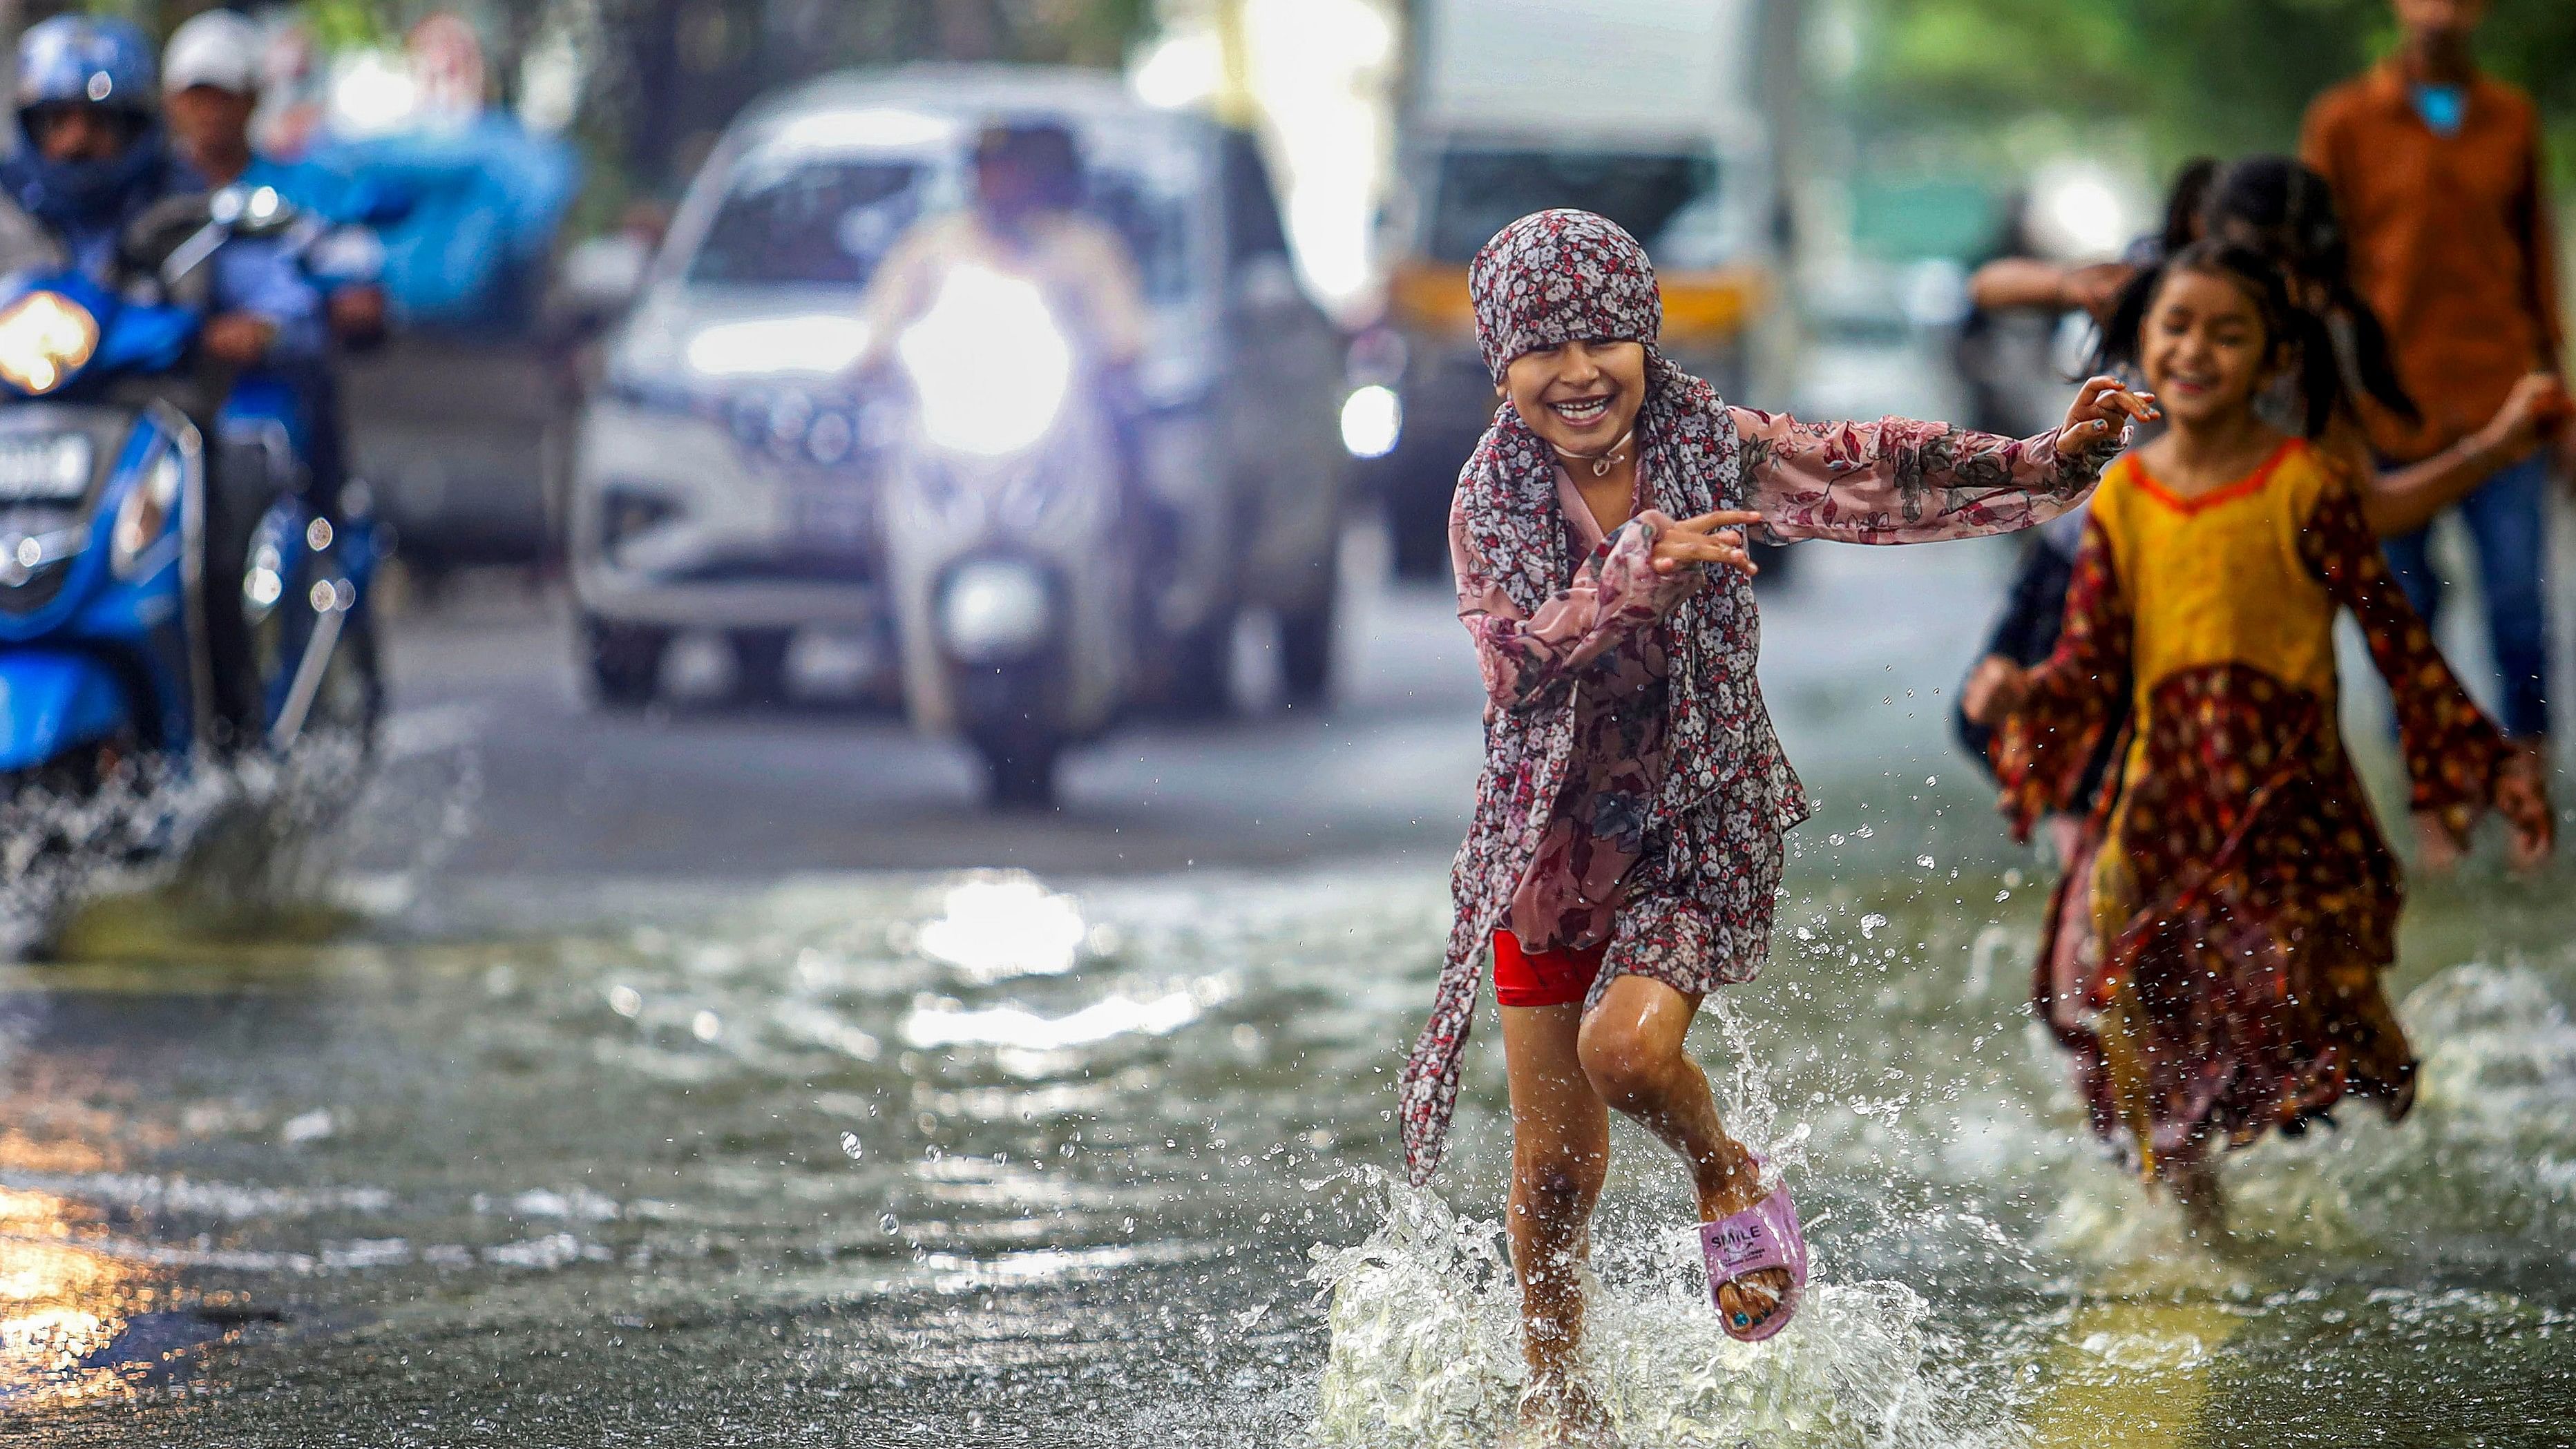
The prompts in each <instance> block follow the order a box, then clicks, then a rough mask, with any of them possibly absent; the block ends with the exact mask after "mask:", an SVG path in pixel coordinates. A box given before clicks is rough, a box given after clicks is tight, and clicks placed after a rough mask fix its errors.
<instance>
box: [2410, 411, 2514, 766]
mask: <svg viewBox="0 0 2576 1449" xmlns="http://www.w3.org/2000/svg"><path fill="white" fill-rule="evenodd" d="M2549 481H2550V467H2549V457H2548V455H2547V454H2545V453H2535V454H2533V455H2532V456H2531V457H2528V458H2525V459H2524V460H2522V461H2521V462H2519V463H2516V464H2514V465H2513V466H2512V467H2510V468H2507V469H2505V470H2504V471H2503V472H2501V473H2498V474H2496V475H2495V476H2494V477H2493V478H2490V479H2488V480H2487V481H2486V482H2485V483H2484V484H2483V485H2481V486H2480V487H2479V489H2478V491H2476V492H2475V493H2472V494H2470V495H2469V496H2468V497H2466V498H2463V499H2461V500H2460V503H2459V505H2458V509H2457V512H2458V513H2459V515H2460V521H2461V522H2462V523H2464V524H2466V525H2467V526H2468V530H2469V539H2470V541H2471V542H2472V543H2473V544H2474V545H2475V546H2476V548H2477V555H2478V583H2479V585H2480V588H2481V589H2482V591H2483V592H2484V593H2485V595H2486V608H2487V640H2488V647H2489V648H2490V649H2491V650H2492V651H2493V652H2494V654H2495V662H2496V670H2497V672H2498V673H2499V674H2501V675H2503V677H2504V709H2503V715H2504V718H2503V721H2502V723H2503V725H2504V730H2505V733H2506V734H2509V735H2512V736H2514V737H2515V738H2517V739H2530V738H2537V737H2539V736H2543V735H2546V734H2548V733H2549V643H2550V627H2549V586H2548V563H2549ZM2385 547H2386V549H2387V552H2388V563H2389V567H2390V568H2391V569H2392V570H2394V571H2395V573H2396V575H2397V583H2398V586H2399V587H2401V588H2403V589H2404V590H2405V591H2406V597H2407V599H2408V601H2409V602H2411V603H2413V604H2414V605H2415V612H2417V613H2419V614H2421V615H2423V616H2424V622H2425V623H2426V624H2427V625H2431V624H2432V623H2433V622H2435V620H2437V619H2438V618H2439V617H2440V614H2441V608H2442V594H2443V590H2444V580H2443V578H2442V576H2441V575H2440V574H2439V573H2436V572H2435V571H2434V569H2433V565H2432V561H2431V560H2430V559H2429V558H2428V557H2427V556H2426V552H2425V534H2424V533H2423V532H2421V531H2419V532H2415V533H2410V534H2407V535H2405V536H2404V537H2402V538H2392V539H2390V540H2388V541H2387V544H2386V545H2385Z"/></svg>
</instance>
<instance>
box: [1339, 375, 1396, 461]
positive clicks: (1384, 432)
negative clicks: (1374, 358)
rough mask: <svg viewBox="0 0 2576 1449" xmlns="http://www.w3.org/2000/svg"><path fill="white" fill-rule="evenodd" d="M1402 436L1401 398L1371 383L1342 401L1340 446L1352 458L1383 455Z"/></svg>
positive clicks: (1375, 383)
mask: <svg viewBox="0 0 2576 1449" xmlns="http://www.w3.org/2000/svg"><path fill="white" fill-rule="evenodd" d="M1403 436H1404V399H1403V398H1400V397H1398V396H1396V393H1395V389H1394V388H1391V387H1388V386H1387V385H1386V384H1384V383H1378V382H1373V383H1370V384H1369V385H1368V386H1366V387H1363V388H1359V389H1357V390H1356V391H1354V392H1352V394H1351V395H1350V396H1349V397H1347V398H1344V399H1343V400H1342V448H1343V450H1344V451H1346V452H1348V453H1349V454H1350V455H1351V456H1352V457H1354V458H1383V457H1385V456H1386V455H1387V454H1389V453H1392V452H1394V451H1395V445H1396V442H1397V440H1398V439H1400V438H1402V437H1403Z"/></svg>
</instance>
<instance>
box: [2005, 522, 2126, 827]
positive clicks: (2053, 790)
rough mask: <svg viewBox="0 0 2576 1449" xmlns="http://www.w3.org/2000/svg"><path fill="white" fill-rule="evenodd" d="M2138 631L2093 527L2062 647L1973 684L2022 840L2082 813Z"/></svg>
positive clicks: (2106, 546)
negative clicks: (2040, 824) (2051, 818)
mask: <svg viewBox="0 0 2576 1449" xmlns="http://www.w3.org/2000/svg"><path fill="white" fill-rule="evenodd" d="M2134 632H2135V631H2134V627H2133V623H2132V616H2131V613H2130V610H2129V600H2128V595H2127V594H2126V593H2125V592H2124V591H2123V590H2122V589H2121V587H2120V578H2119V573H2118V569H2117V567H2116V566H2115V564H2114V562H2113V560H2112V557H2111V541H2110V538H2109V536H2108V535H2106V534H2104V533H2103V531H2102V524H2101V521H2100V520H2099V519H2095V520H2092V521H2089V522H2088V523H2087V524H2086V525H2085V529H2084V545H2083V547H2082V549H2081V550H2079V551H2078V552H2077V554H2076V556H2075V577H2074V580H2073V582H2071V583H2069V584H2068V585H2067V587H2066V622H2065V624H2064V626H2063V627H2062V628H2061V629H2060V631H2059V633H2058V636H2057V648H2056V650H2055V651H2054V652H2052V653H2051V654H2050V655H2049V656H2048V658H2047V659H2046V660H2044V661H2042V662H2041V663H2039V664H2038V665H2035V666H2033V667H2032V668H2030V669H2027V670H2025V669H2021V668H2019V667H2018V666H2015V665H2013V664H2011V663H2010V662H2009V661H1999V660H1989V661H1987V663H1988V665H1989V666H2000V667H1998V668H1996V669H1995V670H1994V673H1995V675H1996V676H1997V677H1995V678H1980V679H1977V680H1972V681H1971V683H1970V690H1969V699H1968V702H1967V709H1968V713H1969V715H1970V717H1971V718H1974V719H1977V720H1978V721H1979V722H1980V723H1987V724H1994V725H1999V726H2001V728H1999V729H1997V730H1996V732H1995V734H1994V736H1993V738H1992V739H1991V741H1990V742H1989V743H1988V745H1987V750H1988V753H1989V755H1990V757H1991V759H1992V761H1993V764H1994V767H1995V778H1996V779H1997V780H1999V781H2001V782H2002V784H2003V787H2004V793H2003V809H2004V813H2005V814H2006V815H2007V816H2009V817H2011V819H2012V824H2013V836H2014V838H2015V839H2021V840H2027V839H2029V838H2030V828H2031V826H2032V825H2033V824H2035V823H2036V822H2037V821H2038V820H2039V818H2040V817H2041V816H2043V815H2051V814H2062V813H2065V812H2068V811H2074V810H2080V809H2082V808H2083V807H2084V804H2085V802H2084V800H2083V799H2082V798H2081V796H2082V794H2083V785H2084V779H2085V776H2086V773H2087V771H2088V769H2089V767H2090V766H2091V764H2092V762H2093V759H2094V757H2095V756H2096V755H2098V754H2099V753H2100V752H2101V748H2102V735H2103V733H2104V731H2106V730H2108V729H2109V728H2110V727H2111V722H2112V721H2113V720H2114V719H2116V718H2118V717H2119V713H2120V703H2121V701H2122V699H2123V698H2124V697H2126V696H2127V694H2128V693H2129V688H2130V670H2131V657H2132V656H2131V645H2132V642H2133V636H2134ZM1984 668H1985V667H1984V666H1981V674H1982V673H1983V672H1984Z"/></svg>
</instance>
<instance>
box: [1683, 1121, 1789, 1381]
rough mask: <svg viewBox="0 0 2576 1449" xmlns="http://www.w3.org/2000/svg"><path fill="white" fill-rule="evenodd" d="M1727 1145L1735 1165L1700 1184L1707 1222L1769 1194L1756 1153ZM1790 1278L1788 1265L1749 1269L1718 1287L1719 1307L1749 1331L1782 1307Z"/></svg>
mask: <svg viewBox="0 0 2576 1449" xmlns="http://www.w3.org/2000/svg"><path fill="white" fill-rule="evenodd" d="M1727 1146H1729V1147H1730V1148H1733V1149H1734V1163H1733V1165H1732V1166H1731V1167H1730V1168H1728V1169H1726V1170H1725V1171H1724V1172H1723V1173H1722V1174H1717V1175H1711V1176H1709V1177H1707V1178H1705V1179H1704V1180H1703V1181H1702V1182H1701V1183H1700V1185H1699V1220H1700V1221H1701V1222H1704V1223H1713V1222H1716V1221H1717V1220H1718V1219H1720V1218H1727V1217H1733V1216H1734V1215H1735V1214H1737V1213H1740V1212H1743V1211H1745V1210H1746V1209H1748V1208H1752V1207H1754V1206H1756V1205H1758V1204H1759V1203H1760V1202H1761V1201H1762V1199H1763V1198H1764V1197H1765V1196H1767V1195H1768V1194H1767V1193H1765V1191H1764V1190H1763V1187H1762V1173H1761V1170H1760V1169H1758V1168H1756V1167H1755V1166H1754V1165H1753V1155H1752V1154H1751V1153H1749V1152H1746V1151H1745V1150H1744V1146H1743V1144H1741V1143H1739V1142H1735V1141H1733V1140H1731V1139H1730V1140H1729V1141H1728V1143H1727ZM1789 1282H1790V1279H1789V1270H1788V1269H1786V1268H1765V1269H1763V1270H1762V1271H1761V1272H1759V1273H1747V1274H1745V1275H1744V1276H1743V1277H1741V1278H1738V1279H1736V1280H1735V1281H1734V1282H1732V1283H1728V1284H1726V1285H1725V1286H1723V1287H1721V1288H1719V1289H1718V1290H1717V1307H1718V1311H1719V1312H1721V1313H1723V1314H1725V1315H1726V1320H1727V1323H1728V1325H1729V1326H1731V1327H1732V1328H1734V1330H1735V1331H1736V1332H1738V1333H1744V1332H1749V1331H1750V1330H1751V1329H1753V1328H1754V1327H1755V1326H1756V1325H1758V1324H1760V1323H1761V1322H1762V1320H1764V1319H1766V1318H1769V1317H1770V1316H1771V1315H1772V1314H1773V1313H1774V1312H1776V1311H1777V1310H1778V1309H1779V1307H1780V1300H1781V1298H1783V1297H1784V1296H1786V1295H1787V1294H1788V1292H1789Z"/></svg>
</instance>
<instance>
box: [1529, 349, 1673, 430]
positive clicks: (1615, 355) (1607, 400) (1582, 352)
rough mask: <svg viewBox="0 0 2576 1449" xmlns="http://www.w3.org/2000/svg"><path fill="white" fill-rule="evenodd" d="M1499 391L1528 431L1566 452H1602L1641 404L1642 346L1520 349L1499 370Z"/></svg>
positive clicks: (1634, 417)
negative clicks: (1500, 380) (1507, 363)
mask: <svg viewBox="0 0 2576 1449" xmlns="http://www.w3.org/2000/svg"><path fill="white" fill-rule="evenodd" d="M1500 391H1501V392H1502V394H1503V396H1505V397H1507V398H1509V399H1511V403H1512V410H1513V411H1514V412H1517V413H1519V414H1520V415H1521V421H1523V422H1525V423H1527V424H1529V426H1530V431H1531V432H1534V433H1536V434H1538V435H1539V436H1540V437H1541V438H1544V439H1546V440H1547V441H1548V442H1549V443H1550V444H1551V445H1553V446H1555V447H1557V448H1559V449H1561V450H1563V451H1565V452H1568V453H1576V454H1594V453H1603V452H1607V451H1608V450H1609V449H1610V448H1611V447H1612V446H1613V445H1615V444H1616V443H1617V442H1618V441H1619V440H1620V439H1621V438H1623V437H1626V436H1627V435H1628V430H1629V429H1630V428H1633V427H1635V426H1636V425H1637V410H1638V409H1639V408H1641V407H1644V406H1645V403H1646V345H1645V344H1644V343H1642V342H1607V341H1593V342H1567V343H1562V344H1560V345H1557V346H1554V347H1541V348H1537V349H1534V350H1532V351H1529V352H1524V353H1522V354H1521V355H1520V356H1518V357H1515V358H1513V359H1512V361H1511V366H1510V367H1509V368H1508V369H1506V370H1505V371H1504V373H1503V385H1502V387H1501V389H1500Z"/></svg>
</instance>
